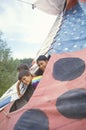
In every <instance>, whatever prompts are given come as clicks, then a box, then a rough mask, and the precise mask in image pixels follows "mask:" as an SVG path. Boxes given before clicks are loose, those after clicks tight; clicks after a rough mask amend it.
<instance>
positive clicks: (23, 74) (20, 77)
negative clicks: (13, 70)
mask: <svg viewBox="0 0 86 130" xmlns="http://www.w3.org/2000/svg"><path fill="white" fill-rule="evenodd" d="M29 75H31V74H30V72H29V71H28V70H22V71H20V72H19V75H18V80H21V79H22V77H23V76H29Z"/></svg>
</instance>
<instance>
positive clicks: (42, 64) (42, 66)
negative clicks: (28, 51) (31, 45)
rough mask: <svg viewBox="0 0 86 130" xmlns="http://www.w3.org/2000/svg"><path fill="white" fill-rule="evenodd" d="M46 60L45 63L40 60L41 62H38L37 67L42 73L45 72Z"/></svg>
mask: <svg viewBox="0 0 86 130" xmlns="http://www.w3.org/2000/svg"><path fill="white" fill-rule="evenodd" d="M47 62H48V61H47V60H46V61H44V60H41V61H38V66H39V68H40V69H41V70H42V71H44V70H45V68H46V66H47Z"/></svg>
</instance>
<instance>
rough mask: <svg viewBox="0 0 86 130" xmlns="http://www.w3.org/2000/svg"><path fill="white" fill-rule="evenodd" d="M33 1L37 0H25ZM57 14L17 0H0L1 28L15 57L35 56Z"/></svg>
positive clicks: (27, 0)
mask: <svg viewBox="0 0 86 130" xmlns="http://www.w3.org/2000/svg"><path fill="white" fill-rule="evenodd" d="M24 1H26V2H30V3H33V2H35V1H36V0H24ZM55 19H56V16H54V15H48V14H46V13H44V12H42V11H40V10H38V9H34V10H33V9H32V7H31V5H28V4H25V3H23V2H19V1H17V0H0V30H1V31H2V32H3V33H4V37H5V39H6V41H7V43H8V47H10V48H11V51H12V57H14V58H21V59H23V58H29V57H31V58H34V57H35V55H36V53H37V51H38V50H39V49H40V47H41V45H42V43H43V41H44V40H45V38H46V37H47V35H48V33H49V30H50V28H51V27H52V25H53V23H54V21H55Z"/></svg>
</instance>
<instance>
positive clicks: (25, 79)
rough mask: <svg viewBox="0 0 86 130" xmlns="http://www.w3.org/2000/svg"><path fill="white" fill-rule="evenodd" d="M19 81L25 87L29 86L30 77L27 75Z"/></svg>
mask: <svg viewBox="0 0 86 130" xmlns="http://www.w3.org/2000/svg"><path fill="white" fill-rule="evenodd" d="M21 81H22V82H23V83H24V84H26V85H29V84H30V83H31V81H32V76H31V75H29V76H23V77H22V79H21Z"/></svg>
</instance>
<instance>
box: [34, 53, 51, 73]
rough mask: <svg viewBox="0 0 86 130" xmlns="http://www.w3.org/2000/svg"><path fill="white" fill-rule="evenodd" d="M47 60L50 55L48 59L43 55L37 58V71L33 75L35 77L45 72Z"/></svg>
mask: <svg viewBox="0 0 86 130" xmlns="http://www.w3.org/2000/svg"><path fill="white" fill-rule="evenodd" d="M49 59H50V55H49V56H48V57H46V56H45V55H40V56H39V57H38V58H37V60H36V62H37V65H38V66H39V69H38V71H37V72H36V73H35V74H36V75H38V73H41V74H43V72H44V70H45V68H46V66H47V63H48V61H49Z"/></svg>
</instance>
